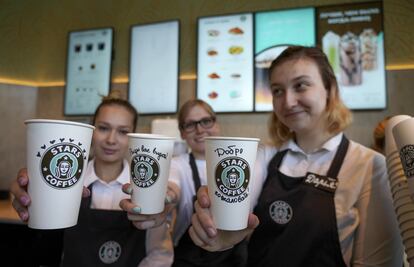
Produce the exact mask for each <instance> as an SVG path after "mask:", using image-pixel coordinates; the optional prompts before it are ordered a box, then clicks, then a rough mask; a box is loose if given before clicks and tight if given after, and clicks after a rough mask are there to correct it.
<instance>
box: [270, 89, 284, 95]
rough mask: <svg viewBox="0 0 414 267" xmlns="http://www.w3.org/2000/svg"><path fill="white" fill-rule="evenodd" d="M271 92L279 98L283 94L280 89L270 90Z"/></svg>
mask: <svg viewBox="0 0 414 267" xmlns="http://www.w3.org/2000/svg"><path fill="white" fill-rule="evenodd" d="M271 91H272V95H273V96H281V95H283V92H284V91H283V90H282V89H281V88H278V87H274V88H271Z"/></svg>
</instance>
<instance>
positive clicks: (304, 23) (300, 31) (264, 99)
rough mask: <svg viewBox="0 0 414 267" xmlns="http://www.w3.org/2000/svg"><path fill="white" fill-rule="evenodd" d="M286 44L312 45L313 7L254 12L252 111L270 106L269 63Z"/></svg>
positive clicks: (313, 43)
mask: <svg viewBox="0 0 414 267" xmlns="http://www.w3.org/2000/svg"><path fill="white" fill-rule="evenodd" d="M289 45H304V46H313V45H315V10H314V8H300V9H291V10H278V11H266V12H258V13H256V14H255V56H254V66H255V69H254V72H255V111H271V110H272V108H273V107H272V95H271V93H270V85H269V67H270V64H271V63H272V61H273V60H274V59H275V58H276V57H277V56H279V55H280V53H282V51H283V50H285V49H286V48H287V47H288V46H289Z"/></svg>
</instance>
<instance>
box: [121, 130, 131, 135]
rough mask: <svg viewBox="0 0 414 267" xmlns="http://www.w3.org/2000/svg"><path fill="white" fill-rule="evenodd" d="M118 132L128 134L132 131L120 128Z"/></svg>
mask: <svg viewBox="0 0 414 267" xmlns="http://www.w3.org/2000/svg"><path fill="white" fill-rule="evenodd" d="M118 132H119V133H120V134H122V135H126V134H127V133H130V132H131V131H129V130H126V129H121V130H119V131H118Z"/></svg>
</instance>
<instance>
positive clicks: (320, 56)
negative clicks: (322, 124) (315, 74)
mask: <svg viewBox="0 0 414 267" xmlns="http://www.w3.org/2000/svg"><path fill="white" fill-rule="evenodd" d="M299 59H306V60H311V61H312V62H314V63H315V64H316V65H317V67H318V70H319V74H320V75H321V78H322V82H323V85H324V87H325V89H326V90H327V94H328V99H327V103H326V111H325V114H324V116H325V119H326V121H327V125H328V128H327V130H328V132H329V133H331V134H336V133H339V132H341V131H343V130H344V129H345V128H346V127H347V126H348V125H349V124H350V123H351V121H352V115H351V112H350V111H349V109H348V108H347V107H346V106H345V105H344V103H343V102H342V100H341V98H340V96H339V90H338V82H337V80H336V77H335V74H334V72H333V70H332V67H331V65H330V64H329V61H328V58H327V57H326V55H325V54H324V53H323V51H322V50H321V49H320V48H318V47H305V46H290V47H288V48H287V49H285V50H284V51H283V52H282V53H281V54H280V55H279V56H278V57H277V58H276V59H275V60H273V62H272V64H271V65H270V68H269V79H270V76H271V74H272V71H274V70H275V69H276V68H277V67H278V66H280V65H281V64H283V63H285V62H287V61H290V60H299ZM269 132H270V137H271V138H272V141H273V143H274V144H275V145H277V146H279V145H281V144H282V143H284V142H286V141H287V140H289V139H290V138H293V137H294V133H293V132H291V131H290V129H289V128H288V127H287V126H286V125H284V124H283V123H282V122H281V121H280V120H279V119H278V118H277V116H276V114H275V113H274V112H273V113H272V115H271V118H270V123H269Z"/></svg>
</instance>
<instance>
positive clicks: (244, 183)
mask: <svg viewBox="0 0 414 267" xmlns="http://www.w3.org/2000/svg"><path fill="white" fill-rule="evenodd" d="M205 142H206V165H207V184H208V194H209V197H210V200H211V212H212V215H213V219H214V222H215V224H216V227H217V229H221V230H241V229H244V228H246V227H247V221H248V217H249V213H250V197H249V184H250V179H251V176H252V174H253V169H254V163H255V160H256V153H257V146H258V144H259V139H256V138H238V137H206V139H205Z"/></svg>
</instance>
